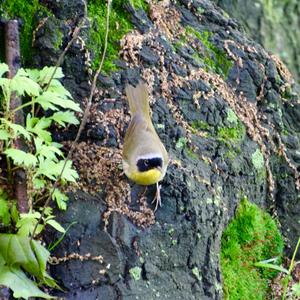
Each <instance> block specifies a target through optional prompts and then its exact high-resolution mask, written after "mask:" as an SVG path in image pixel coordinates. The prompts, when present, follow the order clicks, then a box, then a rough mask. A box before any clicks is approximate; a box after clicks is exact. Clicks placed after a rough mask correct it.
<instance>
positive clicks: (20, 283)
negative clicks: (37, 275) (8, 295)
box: [0, 266, 55, 299]
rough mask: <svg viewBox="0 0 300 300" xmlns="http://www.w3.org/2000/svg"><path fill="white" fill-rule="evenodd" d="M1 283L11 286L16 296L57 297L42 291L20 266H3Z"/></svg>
mask: <svg viewBox="0 0 300 300" xmlns="http://www.w3.org/2000/svg"><path fill="white" fill-rule="evenodd" d="M0 285H4V286H7V287H9V288H10V289H11V290H12V291H13V292H14V294H13V296H14V298H23V299H28V298H30V297H37V298H44V299H54V298H55V297H52V296H50V295H47V294H46V293H44V292H42V291H41V290H40V289H39V288H38V287H37V286H36V284H35V283H34V282H33V281H32V280H30V279H29V278H28V277H26V275H25V273H24V272H23V271H22V270H21V269H20V268H16V267H11V268H9V267H7V266H3V267H1V272H0Z"/></svg>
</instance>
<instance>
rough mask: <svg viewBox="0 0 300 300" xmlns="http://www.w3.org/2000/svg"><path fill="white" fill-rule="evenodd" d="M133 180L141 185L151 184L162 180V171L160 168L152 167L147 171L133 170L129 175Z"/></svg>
mask: <svg viewBox="0 0 300 300" xmlns="http://www.w3.org/2000/svg"><path fill="white" fill-rule="evenodd" d="M128 177H129V178H130V179H131V180H132V181H134V182H136V183H137V184H140V185H151V184H154V183H156V182H158V181H159V180H160V177H161V172H160V171H159V170H158V169H151V170H148V171H145V172H138V171H136V172H133V173H131V174H130V176H128Z"/></svg>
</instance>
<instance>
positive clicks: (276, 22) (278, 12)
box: [214, 0, 300, 82]
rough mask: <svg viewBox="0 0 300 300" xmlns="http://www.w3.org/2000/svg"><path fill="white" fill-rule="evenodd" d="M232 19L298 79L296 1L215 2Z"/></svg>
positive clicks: (298, 44) (298, 43)
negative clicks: (273, 54) (281, 61)
mask: <svg viewBox="0 0 300 300" xmlns="http://www.w3.org/2000/svg"><path fill="white" fill-rule="evenodd" d="M214 2H215V3H217V5H219V6H220V7H222V8H223V9H224V10H225V11H226V12H227V13H228V14H229V15H230V16H231V17H234V18H235V19H237V20H239V22H240V23H241V24H242V25H243V27H244V28H245V30H246V31H247V33H248V34H249V35H250V36H251V37H252V38H253V39H254V40H256V41H257V42H259V43H261V44H262V45H263V46H264V47H265V48H266V49H268V50H270V51H272V52H274V53H276V54H277V55H279V56H280V58H281V59H282V60H283V61H284V62H285V63H286V64H287V66H288V68H289V69H290V70H291V72H292V73H293V75H294V76H295V78H296V79H297V80H298V82H299V80H300V72H299V70H300V58H299V46H300V33H299V31H298V30H293V29H292V28H296V27H294V26H298V25H297V24H299V23H298V22H299V14H300V7H299V1H298V0H288V1H277V2H273V1H272V2H268V1H257V2H255V3H253V2H252V1H243V0H233V1H232V0H214Z"/></svg>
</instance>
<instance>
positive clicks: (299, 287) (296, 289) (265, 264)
mask: <svg viewBox="0 0 300 300" xmlns="http://www.w3.org/2000/svg"><path fill="white" fill-rule="evenodd" d="M299 246H300V238H299V239H298V242H297V245H296V248H295V250H294V253H293V257H292V259H291V262H290V265H289V268H288V269H286V268H285V267H283V266H281V265H276V264H275V262H276V261H277V260H276V258H275V259H274V258H271V259H269V260H265V261H260V262H257V263H255V266H256V267H261V268H267V269H273V270H277V271H280V272H282V273H284V274H286V277H285V278H284V279H283V281H282V287H283V294H282V298H281V299H282V300H285V299H286V293H287V288H288V285H289V282H290V281H291V280H292V279H293V278H292V271H293V269H294V267H295V265H297V264H298V263H299V262H295V258H296V254H297V252H298V249H299ZM292 293H293V294H294V295H295V296H296V297H299V296H300V284H299V283H298V284H295V285H293V287H292Z"/></svg>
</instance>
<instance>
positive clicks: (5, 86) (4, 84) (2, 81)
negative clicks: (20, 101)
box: [0, 78, 11, 101]
mask: <svg viewBox="0 0 300 300" xmlns="http://www.w3.org/2000/svg"><path fill="white" fill-rule="evenodd" d="M10 82H11V79H8V78H0V86H1V88H2V90H3V93H4V96H5V97H8V94H9V91H10ZM5 100H6V101H9V99H5Z"/></svg>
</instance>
